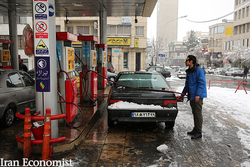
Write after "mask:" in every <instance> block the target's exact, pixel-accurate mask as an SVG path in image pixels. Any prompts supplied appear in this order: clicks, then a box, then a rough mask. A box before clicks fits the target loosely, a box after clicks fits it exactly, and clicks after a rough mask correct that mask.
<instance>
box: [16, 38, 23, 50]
mask: <svg viewBox="0 0 250 167" xmlns="http://www.w3.org/2000/svg"><path fill="white" fill-rule="evenodd" d="M17 42H18V49H24V43H23V36H22V35H18V37H17Z"/></svg>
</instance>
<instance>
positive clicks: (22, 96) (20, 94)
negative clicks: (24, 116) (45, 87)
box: [7, 72, 28, 112]
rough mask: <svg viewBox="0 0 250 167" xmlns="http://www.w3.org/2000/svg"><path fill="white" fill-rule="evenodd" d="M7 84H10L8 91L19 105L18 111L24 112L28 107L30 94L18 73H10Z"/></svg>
mask: <svg viewBox="0 0 250 167" xmlns="http://www.w3.org/2000/svg"><path fill="white" fill-rule="evenodd" d="M7 83H9V84H7V89H8V91H9V92H10V93H11V96H12V98H13V100H14V101H15V103H16V105H17V110H16V111H17V112H24V111H25V108H26V107H28V104H27V101H28V93H27V90H26V89H25V86H24V83H23V80H22V79H21V77H20V75H19V74H18V72H10V73H9V74H8V78H7Z"/></svg>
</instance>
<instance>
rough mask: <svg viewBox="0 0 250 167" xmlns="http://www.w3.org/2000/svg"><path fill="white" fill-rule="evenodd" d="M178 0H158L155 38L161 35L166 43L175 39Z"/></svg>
mask: <svg viewBox="0 0 250 167" xmlns="http://www.w3.org/2000/svg"><path fill="white" fill-rule="evenodd" d="M177 31H178V0H158V4H157V38H158V37H162V38H164V40H165V43H166V45H167V44H168V43H169V42H172V41H176V40H177Z"/></svg>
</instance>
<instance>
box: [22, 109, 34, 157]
mask: <svg viewBox="0 0 250 167" xmlns="http://www.w3.org/2000/svg"><path fill="white" fill-rule="evenodd" d="M31 126H32V124H31V114H30V108H26V109H25V118H24V133H23V137H24V143H23V157H24V158H30V156H31Z"/></svg>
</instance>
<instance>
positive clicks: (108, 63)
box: [107, 62, 115, 73]
mask: <svg viewBox="0 0 250 167" xmlns="http://www.w3.org/2000/svg"><path fill="white" fill-rule="evenodd" d="M107 71H109V72H112V73H115V68H114V66H113V64H112V63H111V62H107Z"/></svg>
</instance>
